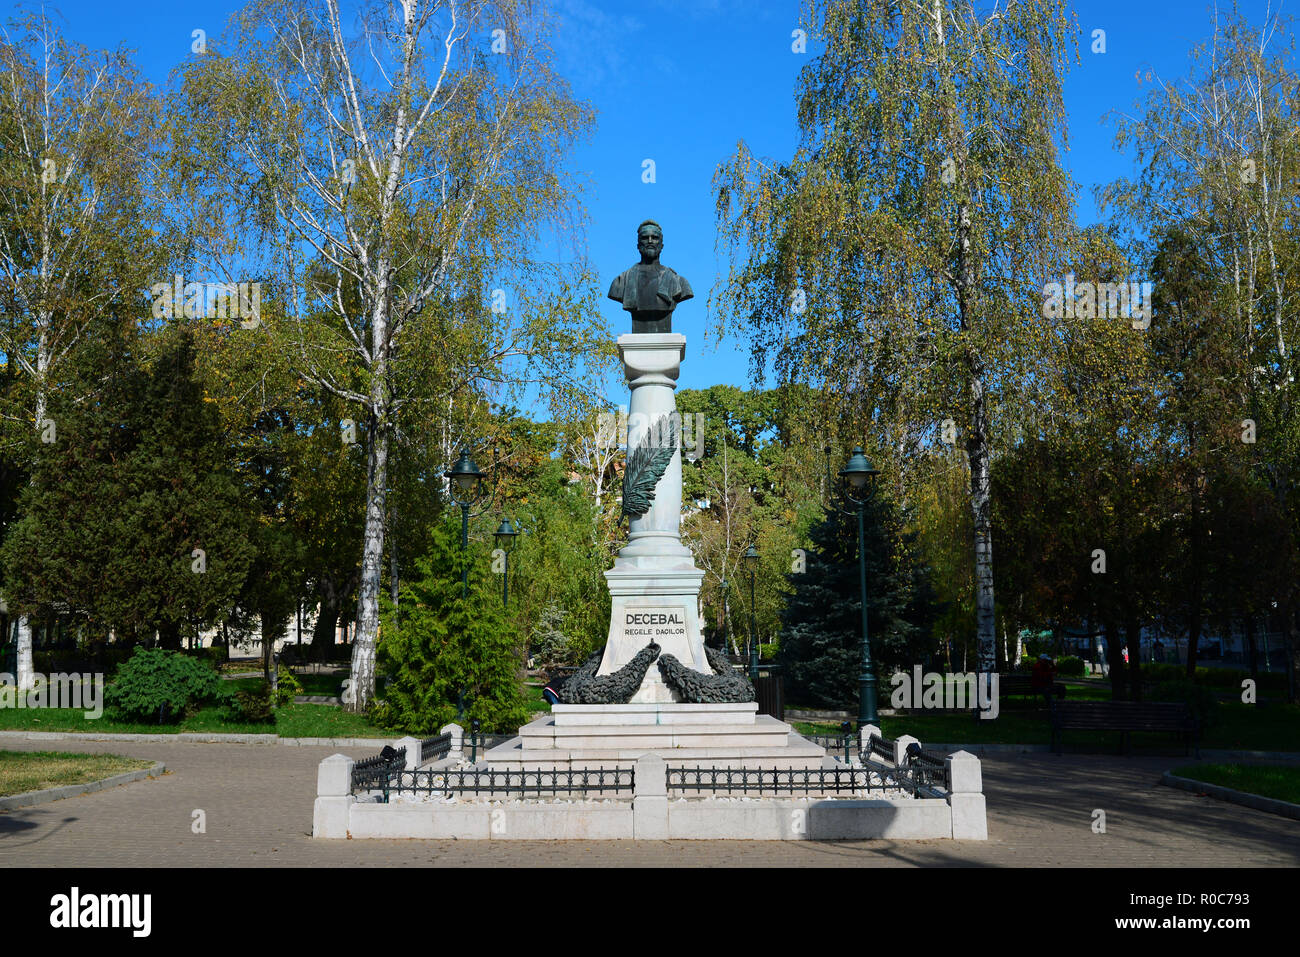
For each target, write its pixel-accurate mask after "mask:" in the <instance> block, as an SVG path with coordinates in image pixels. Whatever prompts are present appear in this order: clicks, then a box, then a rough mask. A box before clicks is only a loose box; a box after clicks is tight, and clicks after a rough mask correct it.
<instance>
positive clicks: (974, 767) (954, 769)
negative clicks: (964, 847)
mask: <svg viewBox="0 0 1300 957" xmlns="http://www.w3.org/2000/svg"><path fill="white" fill-rule="evenodd" d="M945 763H946V764H947V766H948V780H949V782H950V783H951V785H952V791H951V792H950V793H949V795H948V806H949V808H950V810H951V813H952V836H953V838H954V839H956V840H959V841H987V840H988V839H989V825H988V817H987V814H986V809H985V806H984V780H983V777H982V775H981V773H980V759H979V758H977V757H975V755H973V754H971V753H970V752H969V751H958V752H956V753H955V754H950V755H948V757H947V758H946V759H945Z"/></svg>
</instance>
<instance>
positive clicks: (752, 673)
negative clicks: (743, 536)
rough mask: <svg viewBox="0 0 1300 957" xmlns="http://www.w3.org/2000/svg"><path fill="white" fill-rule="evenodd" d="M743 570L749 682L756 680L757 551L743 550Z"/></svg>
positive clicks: (751, 546) (753, 548)
mask: <svg viewBox="0 0 1300 957" xmlns="http://www.w3.org/2000/svg"><path fill="white" fill-rule="evenodd" d="M745 568H746V569H747V570H748V571H749V680H750V681H757V680H758V629H757V628H756V627H755V625H754V579H755V578H756V577H757V575H758V549H757V548H755V547H754V546H753V545H750V546H749V548H747V549H745Z"/></svg>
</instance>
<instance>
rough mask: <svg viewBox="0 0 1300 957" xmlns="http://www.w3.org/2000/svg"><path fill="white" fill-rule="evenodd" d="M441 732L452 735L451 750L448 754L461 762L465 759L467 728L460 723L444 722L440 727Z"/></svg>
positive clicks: (457, 761)
mask: <svg viewBox="0 0 1300 957" xmlns="http://www.w3.org/2000/svg"><path fill="white" fill-rule="evenodd" d="M438 733H439V734H450V735H451V752H450V753H449V754H448V755H447V757H449V758H454V759H455V761H456V763H457V764H459V763H460V762H461V761H464V760H465V729H464V728H462V727H461V726H460V725H458V724H444V725H443V726H442V727H441V728H439V729H438Z"/></svg>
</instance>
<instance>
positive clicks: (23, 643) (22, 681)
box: [17, 615, 36, 692]
mask: <svg viewBox="0 0 1300 957" xmlns="http://www.w3.org/2000/svg"><path fill="white" fill-rule="evenodd" d="M17 682H18V691H20V692H23V691H30V690H31V689H32V688H35V687H36V672H35V669H34V668H33V667H32V624H31V622H30V621H28V620H27V616H26V615H23V616H21V617H20V618H19V619H18V675H17Z"/></svg>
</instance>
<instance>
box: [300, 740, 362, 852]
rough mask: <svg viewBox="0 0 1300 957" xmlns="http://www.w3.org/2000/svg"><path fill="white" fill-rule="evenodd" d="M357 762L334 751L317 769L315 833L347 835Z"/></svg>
mask: <svg viewBox="0 0 1300 957" xmlns="http://www.w3.org/2000/svg"><path fill="white" fill-rule="evenodd" d="M355 763H356V762H355V761H353V760H352V759H351V758H349V757H348V756H347V755H344V754H334V755H331V756H330V757H328V758H326V759H325V760H324V761H322V762H321V763H320V766H319V768H318V769H317V771H316V804H315V807H314V808H313V809H312V822H311V836H312V837H329V838H346V837H347V836H348V824H349V818H350V817H351V814H352V805H353V803H354V802H355V800H356V799H355V798H354V797H353V796H352V767H353V765H354V764H355Z"/></svg>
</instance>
